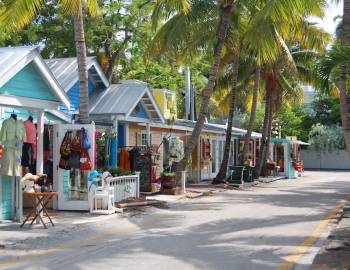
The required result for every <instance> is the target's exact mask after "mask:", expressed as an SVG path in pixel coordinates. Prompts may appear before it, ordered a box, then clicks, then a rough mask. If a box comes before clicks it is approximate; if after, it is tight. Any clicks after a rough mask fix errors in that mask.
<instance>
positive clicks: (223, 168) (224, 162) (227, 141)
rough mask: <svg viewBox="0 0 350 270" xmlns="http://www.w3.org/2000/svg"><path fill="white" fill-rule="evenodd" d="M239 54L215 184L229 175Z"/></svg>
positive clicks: (233, 76) (235, 60)
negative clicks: (228, 167)
mask: <svg viewBox="0 0 350 270" xmlns="http://www.w3.org/2000/svg"><path fill="white" fill-rule="evenodd" d="M239 62H240V57H239V52H238V51H237V52H236V53H235V56H234V61H233V68H232V79H231V85H232V86H231V87H232V88H231V92H230V100H231V101H230V110H229V114H228V120H227V128H226V138H225V147H224V153H223V158H222V161H221V165H220V170H219V172H218V174H217V175H216V177H215V178H214V180H213V184H219V183H222V182H223V181H224V180H225V178H226V173H227V165H228V160H229V155H230V147H231V138H232V127H233V116H234V112H235V107H236V106H235V104H236V93H237V80H238V70H239Z"/></svg>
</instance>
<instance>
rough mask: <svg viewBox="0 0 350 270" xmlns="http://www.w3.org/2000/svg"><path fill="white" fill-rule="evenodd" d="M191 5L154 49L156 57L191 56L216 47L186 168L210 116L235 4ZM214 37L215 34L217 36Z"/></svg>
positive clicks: (221, 0) (160, 36) (162, 34)
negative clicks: (197, 50)
mask: <svg viewBox="0 0 350 270" xmlns="http://www.w3.org/2000/svg"><path fill="white" fill-rule="evenodd" d="M191 2H192V3H191V10H190V11H189V12H188V13H186V14H185V13H184V12H180V13H177V14H175V15H174V16H172V17H171V18H170V19H169V20H168V21H167V22H166V23H165V24H164V25H163V26H162V27H161V28H160V30H159V31H158V33H157V34H156V36H155V38H154V41H153V43H152V46H151V50H152V53H153V54H161V53H165V52H168V53H169V52H171V51H172V52H178V51H179V49H180V48H181V50H182V52H184V51H185V50H186V49H187V53H188V54H189V53H190V51H193V50H196V49H198V48H200V47H202V48H204V47H206V48H208V47H209V48H211V44H210V43H211V42H214V43H215V45H214V46H213V52H212V53H211V59H212V64H211V68H210V72H209V78H208V83H207V85H206V87H205V89H204V91H203V93H202V100H201V107H200V111H199V115H198V120H197V122H196V124H195V127H194V129H193V132H192V135H191V136H190V138H189V140H188V141H187V143H186V146H185V156H184V159H183V161H182V163H183V165H185V163H186V162H187V160H188V159H189V157H190V155H191V153H192V150H193V148H194V146H195V145H196V144H197V142H198V138H199V135H200V133H201V131H202V128H203V124H204V122H205V119H206V117H207V116H208V108H209V102H210V98H211V94H212V92H213V89H214V87H215V83H216V79H217V75H218V72H219V67H220V63H221V58H222V50H223V48H224V44H225V40H226V36H227V32H228V29H229V25H230V18H231V15H232V13H233V9H234V5H235V2H236V0H218V1H217V3H216V5H213V2H212V1H201V0H198V1H197V0H196V1H191ZM217 14H218V16H216V15H217ZM211 15H214V16H211ZM213 28H214V29H215V30H214V31H213ZM213 33H215V34H214V36H213ZM204 44H205V45H204Z"/></svg>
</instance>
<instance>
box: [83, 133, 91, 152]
mask: <svg viewBox="0 0 350 270" xmlns="http://www.w3.org/2000/svg"><path fill="white" fill-rule="evenodd" d="M81 133H82V139H81V148H82V149H85V150H89V149H90V148H91V143H90V141H89V137H88V135H87V133H86V130H85V129H84V128H82V129H81Z"/></svg>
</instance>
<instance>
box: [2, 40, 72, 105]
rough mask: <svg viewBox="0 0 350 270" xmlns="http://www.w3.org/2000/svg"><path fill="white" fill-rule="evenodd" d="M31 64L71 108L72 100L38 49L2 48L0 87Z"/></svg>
mask: <svg viewBox="0 0 350 270" xmlns="http://www.w3.org/2000/svg"><path fill="white" fill-rule="evenodd" d="M31 62H33V63H34V64H35V66H36V67H37V68H38V70H39V72H40V73H41V74H42V76H43V78H44V80H45V81H46V82H47V84H48V86H49V87H50V89H51V90H52V92H53V93H54V94H55V96H56V97H57V98H58V100H59V101H60V102H63V103H64V104H65V105H66V106H67V107H69V106H70V100H69V98H68V96H67V95H66V93H65V92H64V91H63V89H62V87H61V85H60V84H59V83H58V81H57V80H56V78H55V76H54V75H53V74H52V72H51V70H50V69H49V68H48V66H47V65H46V64H45V61H44V60H43V59H42V57H41V55H40V52H39V50H38V49H37V47H33V46H21V47H5V48H0V87H2V86H3V85H4V84H5V83H6V82H8V81H9V80H10V79H11V78H12V77H13V76H15V75H16V74H17V73H18V72H19V71H20V70H22V68H24V67H25V66H26V65H27V64H29V63H31Z"/></svg>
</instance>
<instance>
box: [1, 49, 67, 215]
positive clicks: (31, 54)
mask: <svg viewBox="0 0 350 270" xmlns="http://www.w3.org/2000/svg"><path fill="white" fill-rule="evenodd" d="M60 104H64V106H66V107H67V108H70V99H69V97H68V96H67V95H66V93H65V91H64V90H63V89H62V87H61V86H60V84H59V83H58V81H57V80H56V78H55V77H54V76H53V74H52V72H51V70H50V69H49V68H48V66H47V65H46V63H45V61H44V60H43V59H42V57H41V56H40V53H39V50H38V49H37V48H36V47H14V48H0V112H1V118H0V123H1V122H2V120H3V119H4V118H6V117H8V116H9V114H10V113H12V112H14V113H17V114H19V117H20V118H22V119H23V118H26V117H27V116H28V115H29V114H31V115H32V116H34V118H36V121H37V132H38V143H37V168H36V169H37V172H42V171H43V132H44V122H45V120H46V121H70V119H69V117H67V116H65V115H64V114H63V113H62V112H60V111H59V110H58V108H59V106H60ZM50 119H51V120H50ZM0 143H1V142H0ZM21 196H22V194H21V192H20V185H19V177H17V178H16V177H8V176H0V220H1V219H12V218H17V219H18V218H21V211H22V210H21V209H20V203H19V201H20V200H21Z"/></svg>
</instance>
